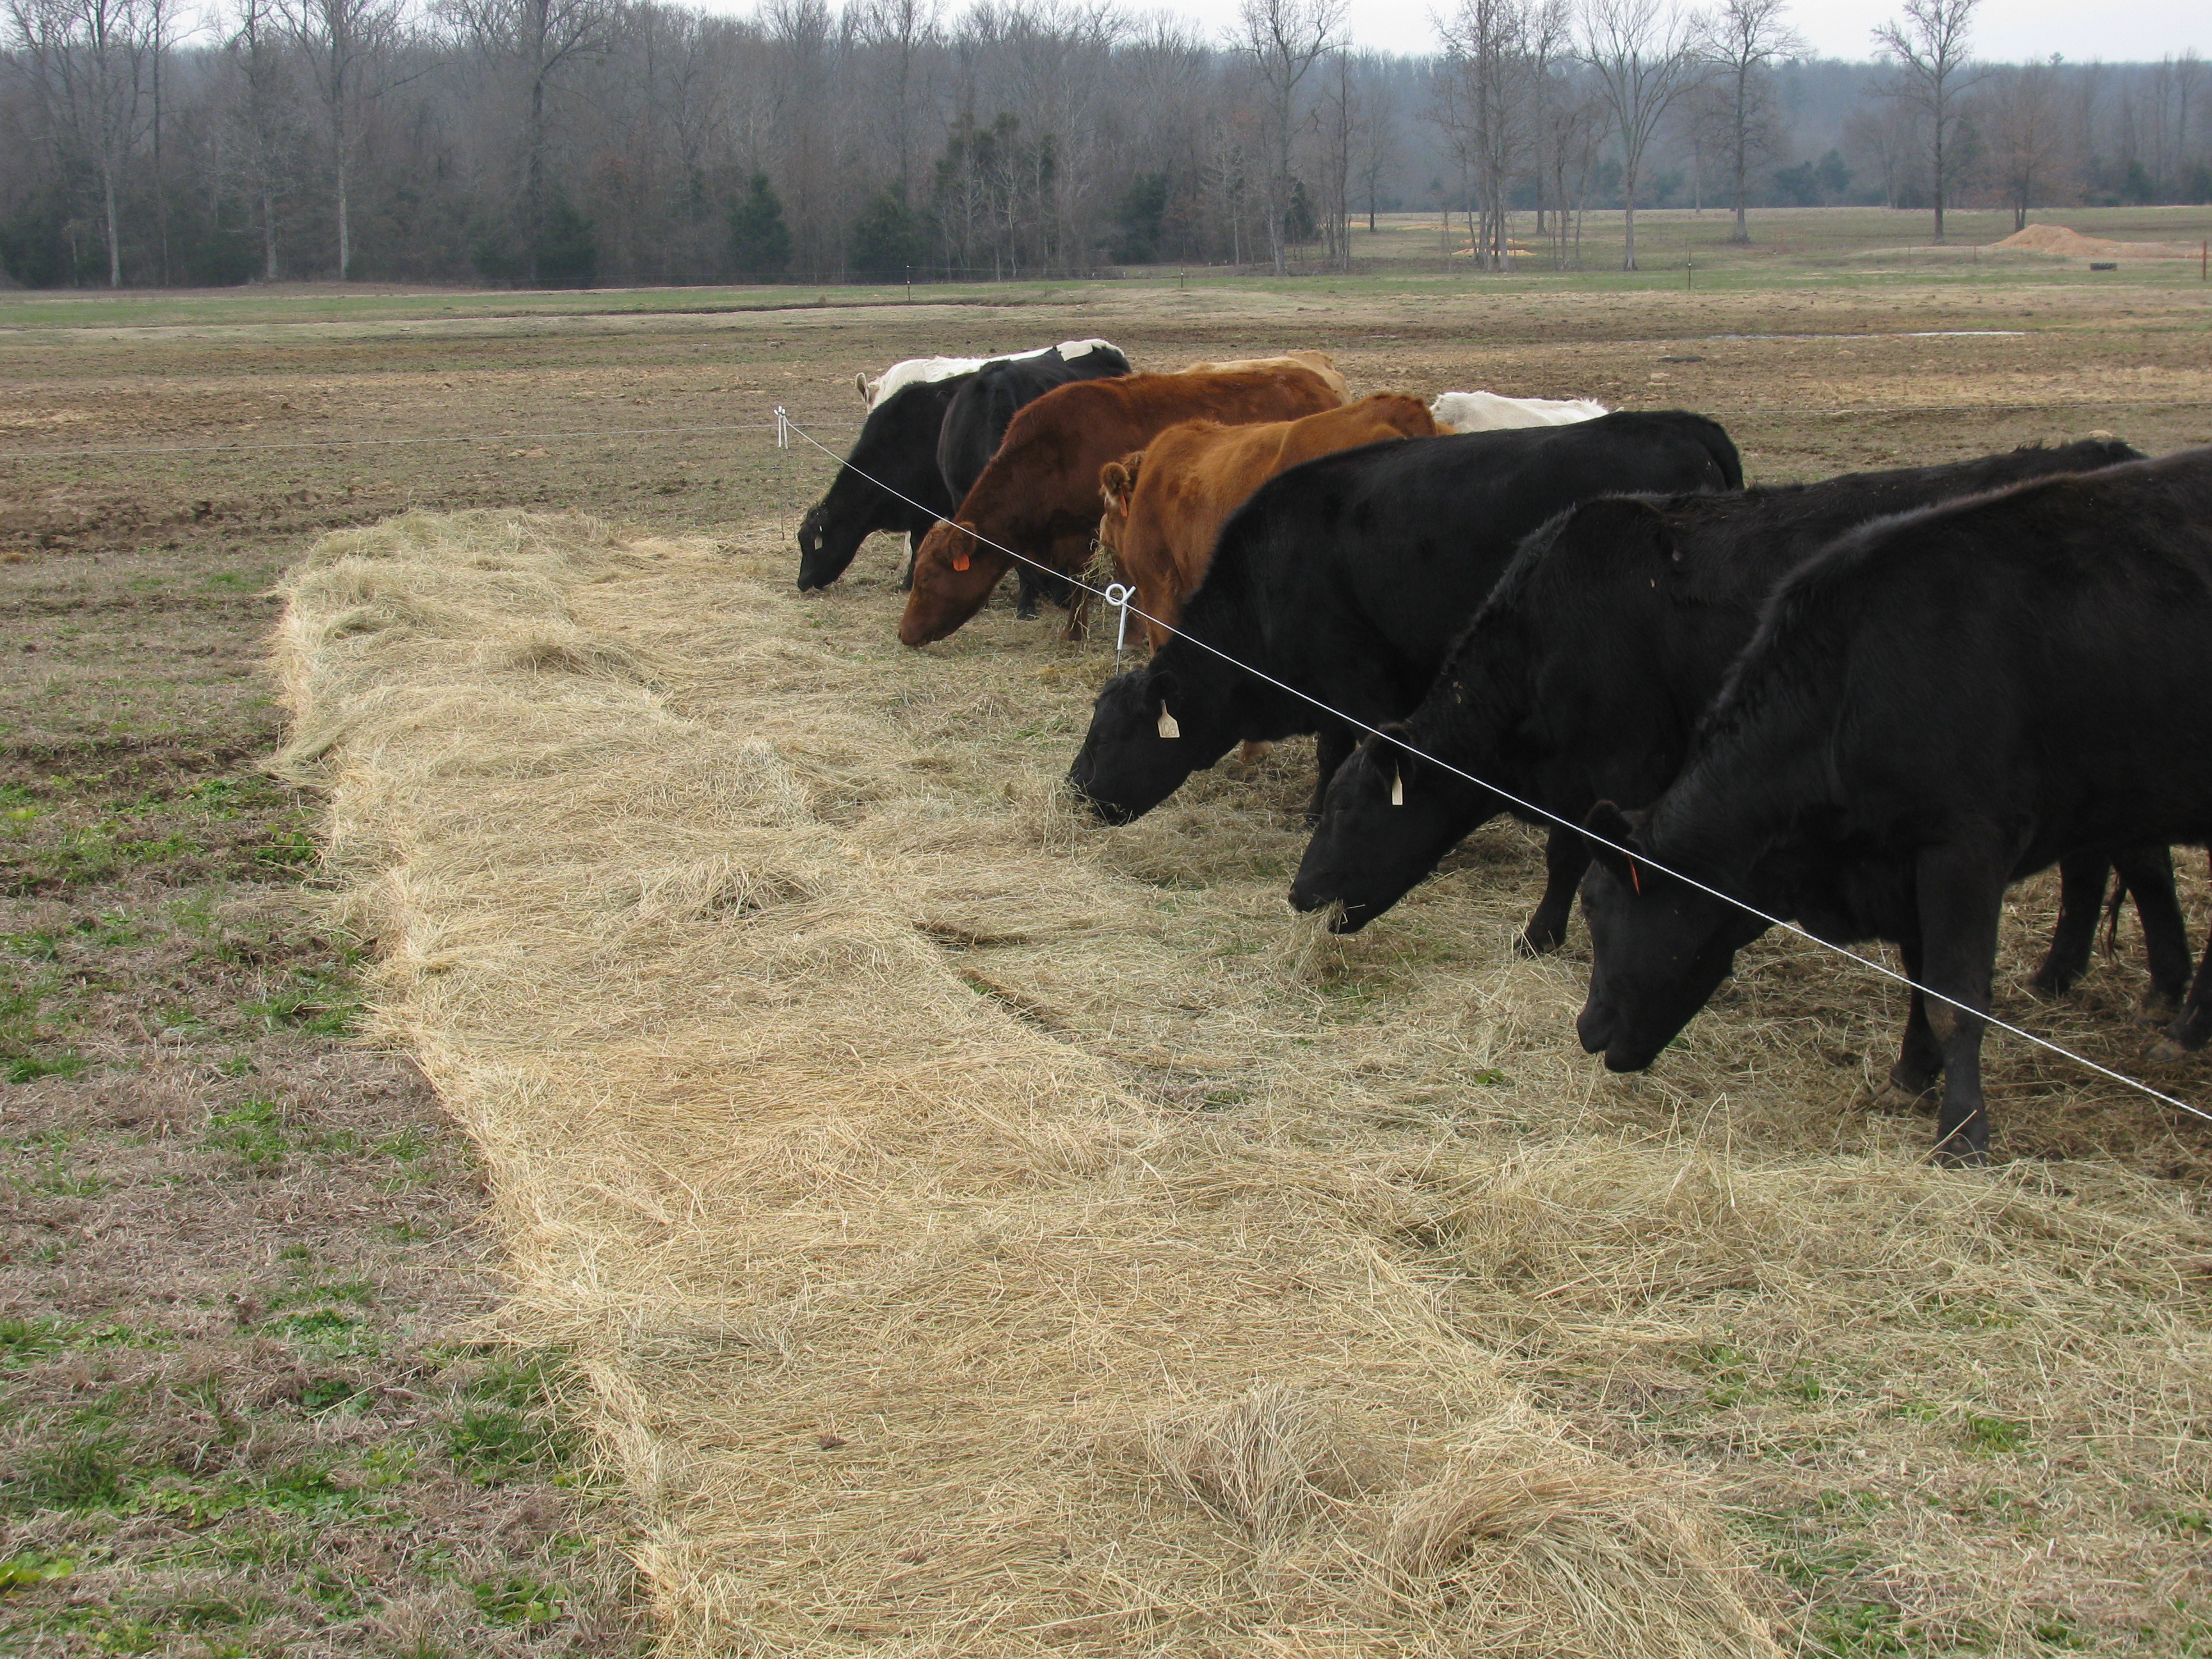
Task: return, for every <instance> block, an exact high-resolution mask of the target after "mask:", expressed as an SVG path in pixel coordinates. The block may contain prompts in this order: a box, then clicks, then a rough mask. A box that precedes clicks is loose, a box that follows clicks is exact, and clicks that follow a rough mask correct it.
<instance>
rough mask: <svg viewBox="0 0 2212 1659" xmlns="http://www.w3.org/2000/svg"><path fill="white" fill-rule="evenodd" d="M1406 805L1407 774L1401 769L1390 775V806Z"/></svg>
mask: <svg viewBox="0 0 2212 1659" xmlns="http://www.w3.org/2000/svg"><path fill="white" fill-rule="evenodd" d="M1405 804H1406V774H1405V772H1404V771H1403V770H1402V769H1401V770H1399V771H1395V772H1393V773H1392V774H1391V775H1390V805H1393V806H1403V805H1405Z"/></svg>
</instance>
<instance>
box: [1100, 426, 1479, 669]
mask: <svg viewBox="0 0 2212 1659" xmlns="http://www.w3.org/2000/svg"><path fill="white" fill-rule="evenodd" d="M1442 430H1443V428H1441V427H1439V426H1437V422H1436V420H1435V417H1434V416H1431V414H1430V413H1429V410H1428V405H1426V404H1424V403H1423V402H1422V401H1421V400H1420V399H1419V398H1408V397H1406V396H1404V395H1402V394H1401V393H1399V392H1376V394H1375V395H1374V396H1373V397H1371V398H1361V399H1360V400H1359V401H1358V403H1356V404H1346V405H1345V406H1344V407H1343V408H1342V409H1327V410H1322V412H1321V413H1320V414H1318V415H1309V416H1306V417H1305V418H1304V419H1303V420H1297V421H1267V422H1261V423H1260V424H1257V425H1253V426H1224V425H1222V424H1221V422H1218V421H1184V422H1181V423H1179V424H1177V425H1175V426H1171V427H1170V428H1168V429H1167V430H1166V431H1164V432H1163V433H1161V434H1160V435H1159V436H1158V437H1157V438H1155V439H1153V440H1152V442H1150V443H1149V444H1147V445H1146V446H1145V447H1144V448H1143V450H1142V451H1140V452H1139V453H1136V454H1133V455H1124V456H1123V457H1122V458H1121V459H1120V460H1118V461H1109V462H1107V463H1106V465H1104V466H1103V467H1102V468H1101V469H1100V470H1099V473H1098V494H1099V495H1100V497H1101V499H1103V501H1104V502H1105V505H1106V513H1105V516H1104V517H1103V518H1102V519H1100V520H1098V542H1099V544H1100V545H1101V546H1102V547H1103V548H1105V550H1107V551H1108V552H1109V553H1111V554H1112V555H1113V556H1114V565H1115V569H1116V570H1117V571H1119V572H1120V574H1121V580H1123V581H1126V582H1127V583H1129V584H1130V585H1131V586H1133V587H1134V588H1135V589H1136V590H1137V608H1138V609H1139V611H1143V612H1144V613H1145V616H1146V618H1147V619H1148V620H1146V623H1145V624H1144V627H1145V633H1146V636H1147V637H1148V638H1150V639H1151V641H1152V645H1153V647H1154V648H1155V649H1158V647H1160V646H1163V645H1164V644H1166V643H1167V640H1168V630H1167V629H1166V628H1165V627H1164V626H1162V624H1163V623H1170V624H1171V623H1174V621H1175V620H1176V617H1180V616H1181V615H1182V602H1183V600H1184V599H1185V598H1186V597H1187V596H1188V594H1189V593H1190V592H1191V591H1192V590H1193V589H1194V588H1195V587H1196V586H1198V585H1199V583H1200V581H1202V580H1205V577H1206V566H1207V565H1208V564H1209V563H1211V562H1212V559H1213V538H1215V537H1216V536H1218V535H1219V534H1220V533H1221V526H1223V525H1225V524H1226V523H1228V521H1229V515H1230V514H1231V513H1234V512H1235V511H1236V510H1237V508H1238V507H1242V506H1243V505H1244V499H1245V497H1246V496H1248V495H1250V494H1251V493H1252V492H1253V491H1254V490H1255V489H1258V488H1259V487H1260V486H1261V484H1263V483H1267V480H1268V479H1270V478H1272V477H1274V476H1275V475H1276V474H1277V473H1278V472H1282V471H1288V470H1289V469H1290V468H1291V467H1294V466H1296V465H1297V464H1298V463H1299V462H1301V461H1310V460H1312V459H1314V458H1315V457H1316V456H1320V455H1333V454H1334V453H1336V452H1337V451H1338V450H1340V449H1357V448H1358V447H1359V446H1360V445H1362V444H1371V443H1380V442H1381V441H1383V440H1384V439H1386V438H1433V437H1435V436H1436V435H1437V433H1439V432H1440V431H1442Z"/></svg>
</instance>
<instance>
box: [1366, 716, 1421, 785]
mask: <svg viewBox="0 0 2212 1659" xmlns="http://www.w3.org/2000/svg"><path fill="white" fill-rule="evenodd" d="M1376 729H1377V730H1379V731H1380V732H1382V734H1383V735H1382V736H1381V737H1379V738H1372V739H1370V742H1371V743H1372V744H1373V747H1374V750H1375V765H1376V769H1377V770H1379V771H1380V772H1381V773H1382V774H1383V775H1384V776H1385V777H1387V778H1389V780H1390V804H1391V805H1394V806H1403V805H1405V804H1406V791H1407V788H1409V787H1412V788H1419V787H1422V786H1423V785H1425V784H1426V783H1427V782H1429V781H1430V778H1429V771H1430V768H1429V762H1428V759H1427V757H1425V756H1424V755H1423V754H1421V752H1420V751H1419V750H1416V749H1410V748H1408V747H1407V745H1406V742H1405V738H1406V726H1405V723H1404V722H1403V721H1402V720H1391V721H1389V722H1388V723H1386V724H1384V725H1383V726H1379V727H1378V728H1376Z"/></svg>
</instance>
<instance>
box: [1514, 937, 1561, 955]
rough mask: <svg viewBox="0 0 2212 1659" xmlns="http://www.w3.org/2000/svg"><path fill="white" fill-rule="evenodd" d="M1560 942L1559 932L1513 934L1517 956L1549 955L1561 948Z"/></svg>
mask: <svg viewBox="0 0 2212 1659" xmlns="http://www.w3.org/2000/svg"><path fill="white" fill-rule="evenodd" d="M1559 944H1560V939H1559V935H1558V934H1557V933H1534V932H1528V933H1516V934H1515V935H1514V936H1513V954H1514V955H1515V956H1516V957H1547V956H1549V955H1551V953H1552V952H1553V951H1556V950H1558V949H1559Z"/></svg>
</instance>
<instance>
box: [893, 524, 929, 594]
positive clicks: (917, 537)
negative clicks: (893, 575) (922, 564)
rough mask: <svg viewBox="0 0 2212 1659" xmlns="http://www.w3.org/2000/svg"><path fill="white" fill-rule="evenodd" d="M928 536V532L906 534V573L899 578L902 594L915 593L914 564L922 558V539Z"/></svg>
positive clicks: (917, 531) (915, 531)
mask: <svg viewBox="0 0 2212 1659" xmlns="http://www.w3.org/2000/svg"><path fill="white" fill-rule="evenodd" d="M927 534H928V532H927V531H922V530H909V531H908V532H906V571H905V574H902V575H901V576H900V577H899V592H902V593H911V592H914V562H915V560H916V559H918V558H920V557H921V538H923V537H924V536H925V535H927Z"/></svg>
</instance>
